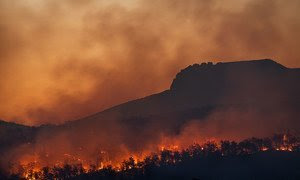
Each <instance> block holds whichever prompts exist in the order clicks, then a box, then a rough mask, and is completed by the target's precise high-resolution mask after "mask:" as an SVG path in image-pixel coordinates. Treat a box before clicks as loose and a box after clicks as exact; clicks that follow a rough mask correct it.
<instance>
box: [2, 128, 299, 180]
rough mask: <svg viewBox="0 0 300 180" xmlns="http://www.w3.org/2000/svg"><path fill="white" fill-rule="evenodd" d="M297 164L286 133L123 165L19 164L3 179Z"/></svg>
mask: <svg viewBox="0 0 300 180" xmlns="http://www.w3.org/2000/svg"><path fill="white" fill-rule="evenodd" d="M299 162H300V138H299V136H296V135H291V134H289V133H288V134H275V135H273V136H272V137H268V138H254V137H253V138H249V139H245V140H243V141H241V142H235V141H227V140H224V141H220V142H215V141H209V142H206V143H204V144H201V145H200V144H193V145H191V146H189V147H188V148H186V149H183V150H174V149H162V150H161V151H159V152H158V153H153V154H152V155H150V156H148V157H146V158H144V159H143V160H142V161H138V160H135V159H134V158H133V157H130V158H129V159H127V160H125V161H123V163H122V164H121V166H120V167H113V166H111V165H108V166H105V167H102V168H97V166H95V165H91V166H90V167H89V168H88V169H86V168H84V167H83V166H82V165H81V164H65V165H64V166H61V167H43V168H41V169H39V170H36V169H34V167H32V168H30V166H29V167H26V168H24V167H19V170H18V172H17V173H14V174H10V175H5V174H4V173H2V174H1V175H0V179H116V180H117V179H299V178H300V166H299Z"/></svg>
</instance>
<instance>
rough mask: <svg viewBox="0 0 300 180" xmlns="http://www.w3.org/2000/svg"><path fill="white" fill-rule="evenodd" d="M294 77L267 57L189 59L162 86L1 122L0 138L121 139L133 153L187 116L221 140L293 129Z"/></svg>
mask: <svg viewBox="0 0 300 180" xmlns="http://www.w3.org/2000/svg"><path fill="white" fill-rule="evenodd" d="M299 82H300V69H292V68H287V67H284V66H282V65H280V64H278V63H276V62H275V61H273V60H268V59H264V60H253V61H240V62H230V63H217V64H212V63H202V64H194V65H191V66H188V67H187V68H185V69H183V70H181V71H180V72H179V73H178V74H177V75H176V77H175V79H174V80H173V82H172V84H171V86H170V89H168V90H166V91H163V92H161V93H158V94H153V95H150V96H147V97H145V98H141V99H137V100H133V101H129V102H127V103H123V104H120V105H117V106H114V107H112V108H109V109H107V110H104V111H102V112H99V113H96V114H93V115H91V116H88V117H86V118H83V119H79V120H75V121H71V122H67V123H65V124H63V125H60V126H41V127H36V128H34V127H25V126H21V125H16V124H12V123H4V122H1V123H0V130H1V131H0V132H1V138H0V143H1V147H12V146H15V145H16V144H22V143H31V142H34V141H35V140H36V136H37V134H38V135H39V139H46V140H48V139H51V138H53V137H55V136H56V135H57V134H61V133H64V134H67V135H65V136H66V137H68V138H69V140H68V141H69V142H70V143H73V144H75V145H76V144H77V145H80V146H82V144H88V143H92V142H94V141H95V142H94V143H95V144H97V143H99V144H106V145H107V143H109V145H110V146H114V145H113V144H118V143H121V144H124V146H126V147H128V148H129V149H132V150H134V151H136V150H139V149H142V148H144V145H145V144H148V143H155V142H156V139H159V136H160V134H167V135H171V136H172V135H179V134H181V133H182V131H183V130H184V128H185V127H186V126H187V125H188V124H189V123H190V122H194V121H197V122H203V123H204V124H201V128H202V131H201V132H203V135H205V136H214V137H218V136H220V137H223V136H225V138H231V137H236V138H247V137H249V136H265V135H269V134H271V133H274V131H283V130H286V129H296V130H297V129H299V127H300V121H299V119H300V112H299V109H300V93H299V92H300V83H299ZM219 124H222V126H220V125H219ZM220 127H222V128H220ZM266 127H268V128H267V129H268V131H265V129H266ZM153 132H155V134H154V133H153ZM99 137H109V138H110V139H113V141H108V142H107V140H102V139H99ZM87 139H88V141H87ZM137 142H139V143H138V145H137ZM73 144H72V145H73ZM87 146H88V145H87ZM110 146H109V147H110Z"/></svg>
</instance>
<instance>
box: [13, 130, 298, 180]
mask: <svg viewBox="0 0 300 180" xmlns="http://www.w3.org/2000/svg"><path fill="white" fill-rule="evenodd" d="M255 146H257V147H259V148H258V149H257V150H255ZM299 146H300V141H299V139H297V138H294V137H291V136H290V135H287V134H284V135H277V136H274V138H273V139H272V140H270V139H267V140H263V139H255V138H253V139H247V140H244V141H242V142H240V143H238V144H237V143H235V142H229V141H219V142H216V141H208V142H206V143H203V144H202V145H199V144H197V143H195V144H194V145H192V146H190V147H182V146H180V145H178V144H174V145H170V144H168V145H159V146H158V147H157V151H156V152H151V151H144V152H142V153H135V154H134V153H133V154H132V153H131V154H130V153H128V154H126V155H125V156H123V157H121V158H120V159H118V160H117V161H112V160H111V159H110V158H109V156H108V152H106V151H103V150H100V151H99V158H98V161H99V162H97V163H91V162H90V161H88V160H85V159H83V158H82V157H79V156H76V155H73V154H71V153H64V154H63V155H62V157H63V158H62V159H61V160H57V161H55V163H54V164H46V165H42V163H41V158H42V157H40V156H39V155H38V154H34V155H32V156H30V155H25V156H23V159H21V161H20V162H19V166H18V167H15V168H14V171H13V172H12V173H18V174H21V176H22V177H24V178H25V179H39V177H40V176H41V174H42V173H43V172H45V171H49V169H48V170H47V168H50V169H51V168H54V169H59V168H69V169H70V168H71V167H68V165H76V168H77V170H78V169H81V170H80V172H81V173H88V172H92V171H97V170H98V171H99V170H102V169H104V168H108V167H110V168H112V169H113V170H114V171H116V172H120V171H122V170H124V169H131V168H133V167H135V166H137V167H140V166H141V164H142V162H145V161H146V159H147V158H149V157H151V156H153V157H155V154H156V155H157V160H160V161H165V162H167V163H174V164H175V163H177V162H178V161H180V160H178V158H177V159H176V158H174V157H175V156H178V157H179V156H180V154H184V153H188V154H189V155H190V156H191V155H192V154H193V150H194V149H198V150H199V152H201V153H204V154H205V153H209V152H220V153H221V155H222V156H226V155H228V154H230V153H237V154H239V153H241V154H243V153H248V154H252V153H255V152H259V151H261V152H264V151H288V152H292V151H293V150H294V149H295V148H296V147H298V148H299ZM164 152H167V154H169V155H170V154H171V155H172V156H174V157H173V158H170V157H168V156H166V157H165V154H164ZM44 157H47V158H50V154H49V153H46V155H44ZM128 159H129V160H128ZM124 164H125V167H124ZM45 167H46V169H45Z"/></svg>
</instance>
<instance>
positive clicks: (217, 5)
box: [0, 0, 300, 125]
mask: <svg viewBox="0 0 300 180" xmlns="http://www.w3.org/2000/svg"><path fill="white" fill-rule="evenodd" d="M299 7H300V2H299V1H298V0H289V1H283V0H226V1H225V0H224V1H221V0H220V1H217V0H215V1H214V0H211V1H207V0H151V1H148V0H100V1H96V0H66V1H59V0H45V1H39V0H30V1H29V0H10V1H7V0H0V41H1V44H0V102H1V103H0V118H1V119H4V120H7V121H15V122H19V123H24V124H30V125H38V124H42V123H62V122H64V121H67V120H74V119H77V118H80V117H83V116H86V115H88V114H90V113H94V112H98V111H100V110H103V109H104V108H107V107H110V106H112V105H115V104H118V103H121V102H125V101H128V100H131V99H134V98H138V97H143V96H146V95H149V94H151V93H155V92H159V91H162V90H164V89H167V88H168V87H169V85H170V84H171V81H172V79H173V77H174V76H175V74H176V73H177V72H178V71H179V70H180V69H182V68H184V67H185V66H187V65H189V64H192V63H200V62H202V61H213V62H217V61H232V60H241V59H259V58H272V59H275V60H277V61H278V62H279V63H282V64H283V65H286V66H288V67H300V53H299V47H300V33H299V32H300V16H299V10H300V8H299Z"/></svg>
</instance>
